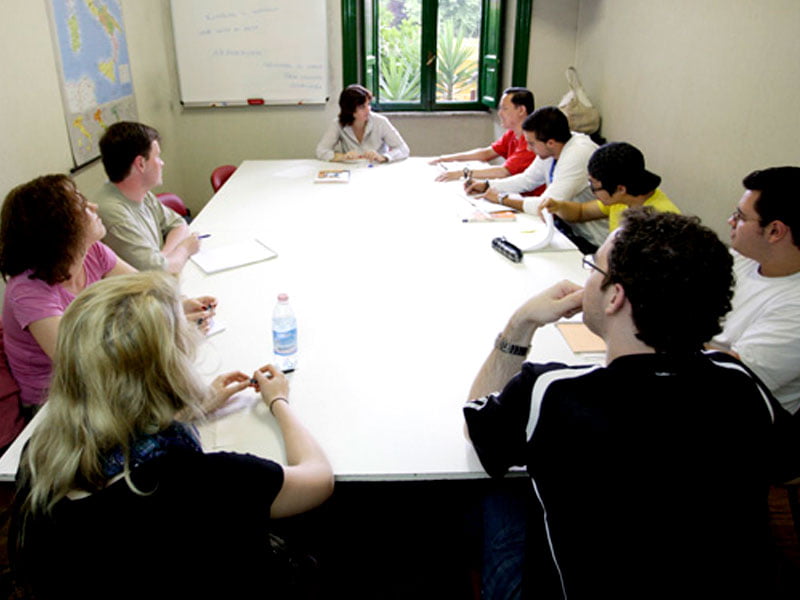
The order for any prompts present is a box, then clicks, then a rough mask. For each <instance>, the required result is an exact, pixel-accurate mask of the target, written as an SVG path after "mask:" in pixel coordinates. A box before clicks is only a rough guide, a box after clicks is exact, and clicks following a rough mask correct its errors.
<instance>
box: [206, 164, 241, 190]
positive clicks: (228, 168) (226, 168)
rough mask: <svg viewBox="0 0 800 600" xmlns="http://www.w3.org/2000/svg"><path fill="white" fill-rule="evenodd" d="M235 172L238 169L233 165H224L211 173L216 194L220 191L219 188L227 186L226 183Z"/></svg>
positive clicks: (212, 185)
mask: <svg viewBox="0 0 800 600" xmlns="http://www.w3.org/2000/svg"><path fill="white" fill-rule="evenodd" d="M235 170H236V167H234V166H233V165H222V166H219V167H217V168H216V169H214V170H213V171H212V172H211V187H212V188H214V193H215V194H216V193H217V192H218V191H219V188H221V187H222V186H223V185H225V182H226V181H228V179H229V178H230V176H231V175H233V172H234V171H235Z"/></svg>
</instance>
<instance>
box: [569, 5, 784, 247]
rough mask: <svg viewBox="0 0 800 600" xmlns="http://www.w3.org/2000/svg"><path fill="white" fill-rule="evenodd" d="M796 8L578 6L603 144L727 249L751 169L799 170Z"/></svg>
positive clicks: (580, 63)
mask: <svg viewBox="0 0 800 600" xmlns="http://www.w3.org/2000/svg"><path fill="white" fill-rule="evenodd" d="M799 31H800V2H797V0H671V1H670V2H657V1H654V0H650V1H641V0H581V3H580V16H579V21H578V32H577V40H578V44H577V67H578V69H579V72H580V74H581V78H582V80H583V84H584V87H585V88H586V90H587V92H588V94H589V97H590V98H591V99H592V100H593V102H594V103H595V104H596V105H597V106H598V107H599V108H600V112H601V114H602V116H603V128H602V132H603V134H604V135H605V137H607V138H608V139H609V140H625V141H629V142H631V143H633V144H634V145H636V146H638V147H639V148H640V149H641V150H642V151H643V152H644V153H645V156H646V158H647V162H648V165H649V166H650V168H651V169H652V170H653V171H654V172H656V173H658V174H660V175H661V176H662V177H663V182H662V189H664V191H665V192H667V194H668V195H670V196H671V197H672V199H673V200H674V201H675V202H676V203H677V204H678V205H679V206H680V207H681V208H682V209H684V211H685V212H692V213H695V214H697V215H699V216H700V217H701V218H702V219H703V221H704V222H705V223H707V224H708V225H709V226H711V227H712V228H713V229H715V230H716V231H717V232H718V233H720V234H721V235H722V237H723V239H724V240H726V241H727V239H728V235H727V231H728V228H727V226H726V225H725V218H726V216H727V215H729V214H730V213H731V211H732V210H733V208H734V205H735V203H736V201H737V200H738V199H739V197H740V196H741V193H742V187H741V180H742V177H743V176H744V175H746V174H747V173H749V172H750V171H751V170H753V169H757V168H762V167H765V166H775V165H784V164H793V165H800V144H798V135H800V111H798V106H799V104H798V99H800V35H798V32H799Z"/></svg>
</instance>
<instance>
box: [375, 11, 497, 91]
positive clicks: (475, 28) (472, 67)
mask: <svg viewBox="0 0 800 600" xmlns="http://www.w3.org/2000/svg"><path fill="white" fill-rule="evenodd" d="M421 6H422V3H421V1H420V0H381V2H380V6H379V9H378V19H379V23H380V30H379V36H378V37H379V48H380V50H379V58H378V64H379V66H380V91H379V100H380V101H381V102H418V101H419V99H420V82H421V69H422V66H421V65H422V62H421V58H420V53H421V45H422V44H421V41H422V40H421V37H422V26H421V25H420V23H421V18H422V16H421ZM438 6H439V22H440V24H441V27H440V29H439V33H438V36H437V37H438V43H437V46H438V47H437V62H436V64H437V74H436V82H437V83H436V85H437V94H436V95H437V98H438V99H439V100H440V101H452V100H454V99H456V96H457V95H458V94H462V95H463V94H468V93H469V89H468V88H469V87H471V86H475V85H476V81H477V70H478V67H477V63H478V59H477V47H478V44H479V43H480V42H479V39H478V38H479V36H480V21H481V0H439V5H438Z"/></svg>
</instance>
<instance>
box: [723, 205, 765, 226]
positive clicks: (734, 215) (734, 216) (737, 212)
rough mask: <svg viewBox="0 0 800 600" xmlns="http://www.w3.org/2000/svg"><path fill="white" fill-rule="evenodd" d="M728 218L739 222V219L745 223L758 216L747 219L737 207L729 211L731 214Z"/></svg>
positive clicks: (754, 219) (755, 219)
mask: <svg viewBox="0 0 800 600" xmlns="http://www.w3.org/2000/svg"><path fill="white" fill-rule="evenodd" d="M728 218H729V219H731V220H732V221H733V222H734V223H736V222H739V221H741V222H742V223H747V222H748V221H757V220H758V217H753V218H750V219H748V218H747V217H746V216H745V214H744V213H743V212H742V211H741V210H740V209H739V208H737V209H736V210H735V211H733V212H732V213H731V216H730V217H728Z"/></svg>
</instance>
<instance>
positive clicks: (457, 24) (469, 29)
mask: <svg viewBox="0 0 800 600" xmlns="http://www.w3.org/2000/svg"><path fill="white" fill-rule="evenodd" d="M439 22H444V23H452V24H453V27H454V29H455V30H456V31H459V30H460V31H462V32H463V33H464V37H466V38H477V37H478V36H480V34H481V0H439Z"/></svg>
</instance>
